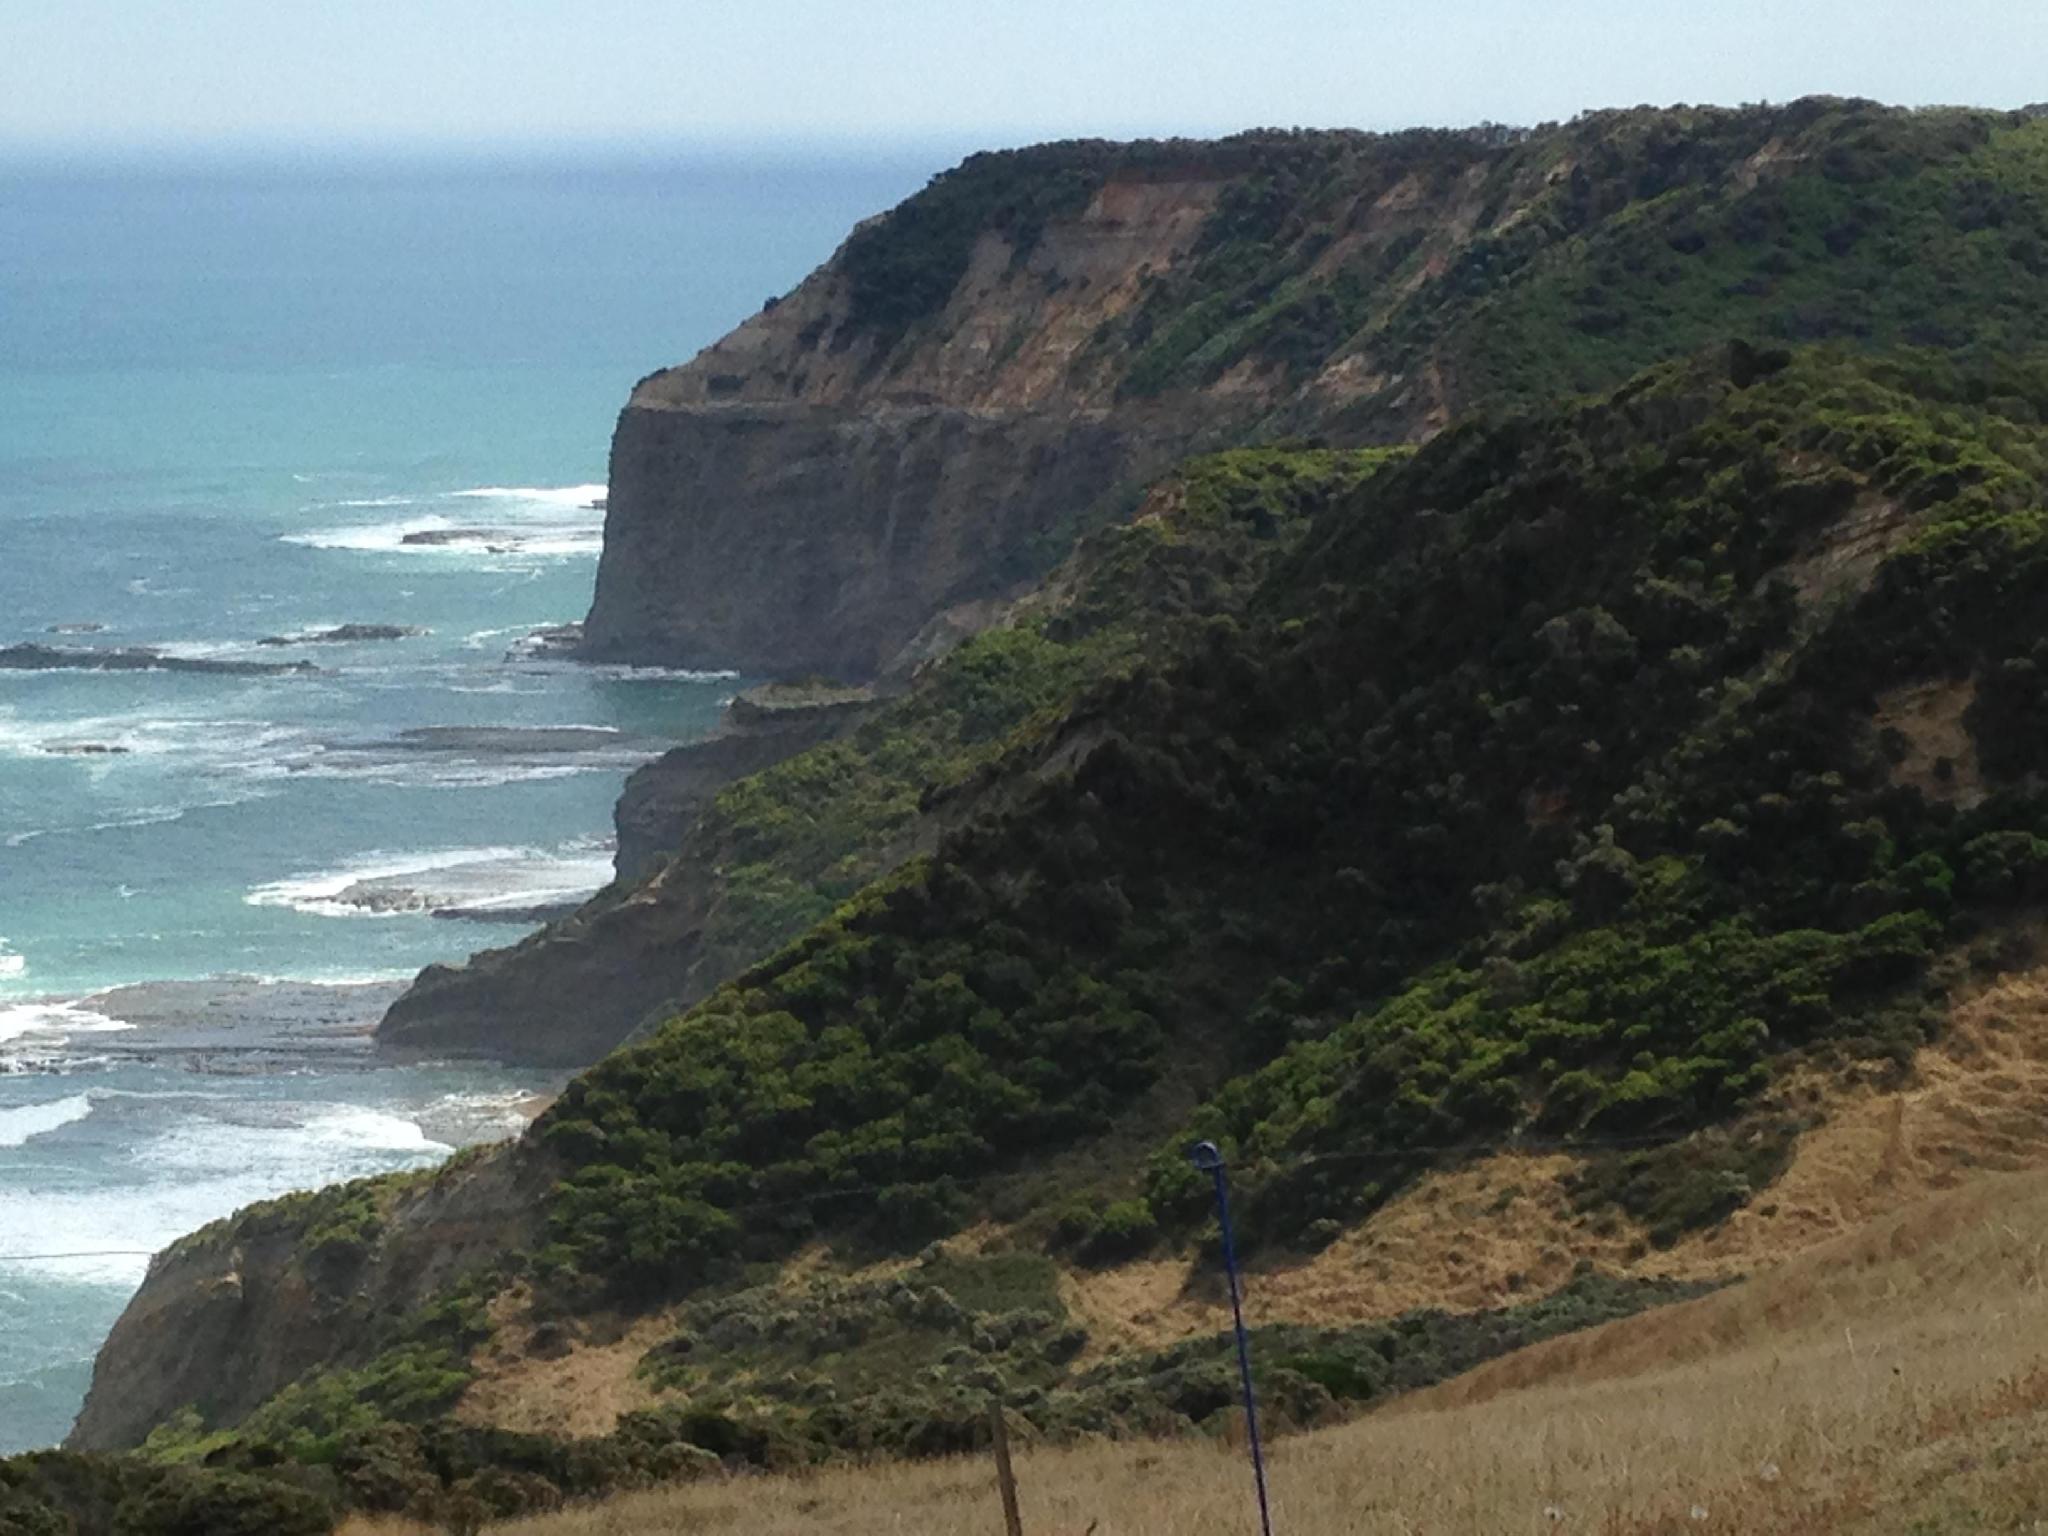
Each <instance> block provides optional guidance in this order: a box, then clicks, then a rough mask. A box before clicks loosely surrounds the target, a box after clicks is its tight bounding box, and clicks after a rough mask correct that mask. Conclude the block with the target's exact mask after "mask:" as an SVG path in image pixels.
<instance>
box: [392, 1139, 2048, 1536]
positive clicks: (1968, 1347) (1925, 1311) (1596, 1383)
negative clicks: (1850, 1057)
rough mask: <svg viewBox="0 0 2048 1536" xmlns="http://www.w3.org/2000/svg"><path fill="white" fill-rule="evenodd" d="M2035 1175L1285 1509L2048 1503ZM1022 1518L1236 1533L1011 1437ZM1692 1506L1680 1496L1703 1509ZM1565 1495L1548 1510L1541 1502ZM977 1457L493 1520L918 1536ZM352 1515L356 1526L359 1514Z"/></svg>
mask: <svg viewBox="0 0 2048 1536" xmlns="http://www.w3.org/2000/svg"><path fill="white" fill-rule="evenodd" d="M2044 1220H2048V1176H2044V1175H2043V1174H2040V1173H2033V1174H2026V1175H2002V1176H1980V1177H1979V1179H1978V1180H1977V1181H1975V1182H1972V1183H1970V1184H1968V1185H1966V1186H1964V1187H1962V1188H1960V1189H1958V1190H1955V1191H1953V1192H1951V1193H1948V1194H1944V1195H1940V1196H1936V1197H1933V1198H1931V1199H1929V1200H1927V1201H1925V1202H1923V1203H1920V1204H1916V1205H1912V1206H1910V1207H1908V1208H1907V1209H1905V1210H1903V1211H1900V1212H1897V1213H1895V1214H1892V1215H1889V1216H1886V1217H1884V1218H1881V1219H1879V1220H1877V1221H1875V1222H1873V1223H1872V1224H1871V1225H1870V1226H1869V1227H1868V1228H1866V1229H1864V1230H1862V1231H1860V1232H1858V1233H1855V1234H1853V1235H1851V1236H1849V1237H1846V1238H1844V1239H1841V1240H1839V1241H1837V1242H1835V1243H1833V1244H1830V1245H1827V1246H1825V1247H1822V1248H1820V1249H1818V1250H1816V1251H1814V1252H1812V1253H1810V1254H1808V1255H1805V1256H1802V1257H1801V1258H1799V1259H1797V1260H1794V1261H1792V1262H1790V1263H1788V1264H1786V1265H1784V1266H1782V1267H1781V1268H1779V1269H1777V1270H1775V1271H1773V1272H1771V1273H1769V1274H1767V1275H1764V1276H1760V1277H1758V1278H1757V1279H1754V1280H1751V1281H1749V1282H1747V1283H1744V1284H1742V1285H1739V1286H1736V1287H1733V1288H1731V1289H1728V1290H1725V1291H1721V1292H1718V1293H1716V1294H1714V1295H1712V1296H1709V1297H1705V1298H1703V1299H1700V1300H1697V1301H1693V1302H1689V1303H1686V1304H1684V1305H1681V1306H1678V1307H1670V1308H1664V1309H1660V1310H1658V1311H1656V1312H1653V1313H1648V1314H1645V1315H1643V1316H1641V1317H1638V1318H1633V1319H1629V1320H1626V1321H1622V1322H1617V1323H1613V1324H1610V1325H1609V1326H1607V1327H1605V1328H1601V1329H1599V1330H1597V1331H1594V1332H1591V1333H1586V1334H1578V1335H1574V1336H1572V1337H1570V1338H1567V1339H1561V1340H1558V1341H1555V1342H1552V1343H1547V1344H1539V1345H1537V1346H1535V1347H1534V1348H1532V1349H1528V1350H1524V1351H1522V1352H1520V1353H1518V1354H1514V1355H1510V1356H1508V1357H1506V1358H1504V1359H1502V1360H1501V1361H1499V1362H1497V1363H1496V1364H1494V1365H1491V1366H1483V1367H1481V1368H1480V1369H1479V1370H1478V1371H1476V1372H1473V1373H1471V1374H1470V1375H1467V1376H1465V1377H1461V1378H1460V1379H1459V1380H1457V1381H1455V1382H1453V1383H1451V1384H1450V1385H1448V1386H1445V1387H1442V1388H1438V1389H1436V1390H1434V1391H1431V1392H1426V1393H1423V1394H1420V1395H1418V1396H1416V1397H1414V1398H1410V1399H1407V1400H1405V1401H1403V1402H1402V1403H1400V1404H1398V1405H1395V1406H1394V1407H1392V1408H1390V1409H1387V1410H1383V1411H1381V1412H1379V1413H1376V1414H1374V1415H1372V1416H1370V1417H1368V1418H1366V1419H1364V1420H1362V1421H1360V1422H1358V1423H1354V1424H1347V1425H1343V1426H1341V1427H1337V1428H1333V1429H1325V1430H1320V1431H1317V1432H1314V1433H1312V1434H1307V1435H1302V1436H1298V1437H1293V1438H1290V1439H1287V1440H1285V1441H1283V1442H1281V1443H1280V1444H1279V1445H1278V1446H1277V1447H1276V1448H1275V1450H1274V1453H1273V1489H1274V1498H1275V1503H1276V1512H1277V1515H1278V1517H1279V1519H1280V1520H1282V1521H1284V1523H1285V1528H1286V1529H1289V1530H1293V1531H1301V1532H1305V1533H1312V1536H1319V1533H1324V1532H1330V1533H1335V1532H1338V1531H1347V1532H1348V1531H1368V1532H1380V1531H1384V1532H1388V1533H1392V1532H1398V1531H1408V1530H1457V1531H1469V1532H1473V1533H1475V1536H1491V1533H1496V1532H1499V1533H1506V1532H1522V1531H1531V1530H1543V1529H1550V1528H1552V1527H1553V1525H1555V1524H1556V1523H1557V1521H1558V1519H1559V1518H1562V1520H1563V1521H1565V1522H1567V1523H1566V1525H1565V1528H1566V1529H1573V1528H1585V1529H1598V1530H1602V1531H1610V1532H1615V1533H1618V1536H1639V1533H1640V1536H1648V1533H1651V1532H1665V1531H1672V1530H1678V1529H1691V1528H1695V1526H1696V1524H1698V1523H1700V1521H1701V1520H1702V1519H1703V1520H1704V1522H1705V1523H1706V1525H1707V1528H1709V1529H1732V1530H1746V1531H1763V1530H1770V1531H1784V1532H1790V1533H1805V1532H1813V1533H1818V1532H1823V1531H1825V1532H1854V1533H1867V1536H1878V1533H1884V1536H1934V1533H1938V1532H1963V1531H2008V1530H2012V1531H2017V1530H2028V1529H2032V1528H2033V1525H2032V1522H2033V1521H2035V1520H2037V1519H2038V1518H2039V1517H2040V1516H2041V1514H2042V1512H2043V1509H2044V1508H2048V1503H2044V1501H2048V1483H2044V1481H2043V1478H2042V1475H2041V1470H2040V1469H2041V1468H2042V1467H2043V1466H2044V1465H2048V1301H2044V1291H2043V1289H2042V1285H2041V1276H2040V1254H2039V1251H2038V1247H2039V1245H2038V1242H2037V1241H2036V1239H2035V1238H2034V1237H2033V1235H2032V1234H2034V1233H2036V1232H2038V1231H2039V1230H2040V1227H2041V1224H2042V1222H2043V1221H2044ZM1018 1475H1019V1480H1020V1483H1021V1486H1022V1494H1023V1512H1024V1516H1025V1521H1026V1528H1027V1529H1029V1530H1034V1531H1037V1530H1045V1531H1055V1532H1061V1531H1072V1532H1076V1533H1078V1532H1081V1531H1083V1530H1086V1529H1088V1528H1089V1527H1090V1526H1091V1525H1099V1527H1100V1528H1101V1529H1104V1530H1113V1531H1117V1532H1126V1533H1130V1536H1150V1533H1155V1532H1156V1533H1160V1536H1165V1533H1169V1532H1170V1533H1172V1536H1202V1533H1206V1532H1224V1531H1237V1530H1242V1529H1244V1527H1245V1522H1246V1520H1247V1519H1248V1518H1249V1507H1248V1500H1249V1495H1250V1489H1249V1478H1248V1475H1247V1472H1246V1469H1245V1466H1244V1462H1243V1460H1242V1458H1241V1456H1239V1455H1237V1454H1233V1453H1230V1452H1229V1451H1227V1450H1226V1449H1224V1448H1220V1447H1218V1446H1216V1445H1215V1444H1212V1443H1207V1442H1203V1441H1200V1440H1196V1441H1194V1442H1192V1443H1190V1442H1187V1441H1181V1442H1178V1443H1166V1444H1155V1445H1149V1446H1138V1445H1130V1444H1124V1445H1113V1446H1103V1445H1090V1446H1083V1447H1076V1448H1028V1447H1027V1448H1026V1449H1025V1450H1023V1451H1022V1453H1021V1455H1020V1457H1019V1462H1018ZM1695 1507H1698V1508H1699V1509H1703V1510H1704V1511H1705V1512H1706V1513H1705V1516H1704V1517H1699V1516H1695V1515H1694V1513H1693V1511H1694V1508H1695ZM1553 1510H1554V1511H1556V1512H1557V1514H1556V1515H1555V1516H1553V1515H1552V1514H1551V1513H1550V1511H1553ZM996 1513H997V1507H996V1504H995V1495H994V1490H993V1487H992V1480H991V1478H990V1475H989V1470H988V1466H987V1463H986V1461H985V1459H983V1458H980V1457H975V1458H970V1459H962V1460H956V1461H945V1462H938V1463H933V1464H931V1465H928V1466H924V1467H917V1468H903V1467H890V1468H886V1469H847V1470H843V1471H834V1472H827V1473H823V1474H816V1475H807V1476H797V1477H789V1476H782V1477H753V1478H746V1479H743V1480H736V1481H730V1482H726V1481H719V1482H711V1483H701V1484H697V1485H693V1486H690V1487H687V1488H682V1489H676V1490H672V1491H666V1492H660V1493H650V1494H644V1495H639V1496H635V1497H631V1498H626V1499H620V1500H616V1501H613V1502H610V1503H608V1504H605V1505H602V1506H599V1507H598V1508H595V1509H592V1510H587V1511H583V1510H579V1511H571V1512H566V1513H563V1514H559V1515H553V1516H544V1517H540V1518H537V1519H534V1520H528V1521H520V1522H512V1523H507V1524H505V1525H502V1526H495V1527H492V1530H493V1531H496V1532H502V1533H503V1536H514V1533H517V1536H585V1533H594V1532H598V1531H603V1532H607V1533H614V1536H638V1533H640V1532H643V1531H644V1532H655V1531H665V1530H674V1529H693V1528H697V1527H699V1526H702V1527H704V1528H707V1529H708V1528H723V1527H726V1526H733V1527H734V1528H744V1529H747V1530H754V1531H764V1532H765V1531H775V1532H788V1533H791V1536H799V1533H801V1536H839V1533H850V1532H854V1531H868V1530H874V1529H878V1528H881V1527H884V1526H886V1527H887V1528H888V1529H890V1530H900V1531H903V1532H905V1533H908V1536H921V1533H925V1532H931V1533H938V1532H947V1533H950V1532H954V1531H957V1530H960V1529H961V1528H962V1526H963V1524H974V1523H977V1522H985V1521H989V1520H993V1519H994V1518H996ZM402 1529H404V1528H401V1527H389V1526H372V1525H370V1524H369V1523H368V1522H365V1523H364V1524H363V1525H362V1526H360V1527H351V1536H368V1532H370V1531H372V1530H386V1531H391V1532H392V1533H393V1536H397V1533H398V1532H399V1531H400V1530H402Z"/></svg>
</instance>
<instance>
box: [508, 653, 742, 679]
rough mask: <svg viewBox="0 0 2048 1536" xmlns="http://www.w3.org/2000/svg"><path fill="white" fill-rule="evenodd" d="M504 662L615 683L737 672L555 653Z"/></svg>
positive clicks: (728, 675)
mask: <svg viewBox="0 0 2048 1536" xmlns="http://www.w3.org/2000/svg"><path fill="white" fill-rule="evenodd" d="M508 665H511V666H513V667H516V668H517V669H518V670H519V671H520V672H533V673H549V672H559V673H561V674H562V675H563V676H565V677H594V678H601V679H603V680H604V681H606V682H617V683H730V682H734V681H737V680H738V678H739V673H737V672H729V671H716V672H706V671H700V670H698V669H696V668H692V667H636V666H630V665H628V664H627V663H625V662H622V661H617V662H614V661H604V662H596V661H568V660H563V659H561V658H557V657H541V656H522V657H520V658H519V659H518V660H517V661H515V662H508Z"/></svg>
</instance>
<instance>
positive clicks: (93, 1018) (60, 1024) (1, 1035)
mask: <svg viewBox="0 0 2048 1536" xmlns="http://www.w3.org/2000/svg"><path fill="white" fill-rule="evenodd" d="M133 1027H134V1026H132V1025H129V1024H124V1023H122V1022H121V1021H120V1020H119V1019H111V1018H108V1017H107V1015H105V1014H104V1013H98V1012H95V1011H94V1010H93V1009H91V1008H85V1007H81V1006H80V1005H79V1004H77V1003H67V1002H47V1001H46V1002H38V1003H10V1004H8V1005H7V1006H5V1007H0V1045H4V1044H6V1043H7V1042H8V1041H10V1040H22V1041H32V1042H33V1043H36V1044H51V1045H61V1044H63V1043H64V1041H66V1040H68V1039H70V1038H71V1037H72V1036H73V1035H96V1034H105V1033H107V1032H109V1031H111V1030H118V1029H131V1028H133Z"/></svg>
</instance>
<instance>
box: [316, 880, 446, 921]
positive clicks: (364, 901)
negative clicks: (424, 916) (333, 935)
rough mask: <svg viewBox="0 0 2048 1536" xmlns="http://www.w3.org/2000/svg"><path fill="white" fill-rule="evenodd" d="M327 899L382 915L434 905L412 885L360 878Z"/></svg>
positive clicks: (423, 910)
mask: <svg viewBox="0 0 2048 1536" xmlns="http://www.w3.org/2000/svg"><path fill="white" fill-rule="evenodd" d="M327 899H328V900H329V901H331V902H334V903H336V904H337V905H339V906H344V907H354V908H355V909H356V910H357V911H359V912H369V913H373V914H375V915H377V916H380V917H381V916H385V915H387V914H389V913H393V912H425V911H427V910H429V909H430V908H431V907H432V905H433V903H432V902H431V901H430V900H429V899H428V898H427V897H426V896H425V895H423V894H422V893H421V892H419V891H416V890H413V889H412V888H411V887H410V886H405V885H397V884H390V883H379V882H377V881H373V880H358V881H356V882H355V883H354V884H353V885H346V886H343V887H342V888H341V889H340V890H338V891H336V892H335V893H334V894H333V895H332V896H330V897H328V898H327Z"/></svg>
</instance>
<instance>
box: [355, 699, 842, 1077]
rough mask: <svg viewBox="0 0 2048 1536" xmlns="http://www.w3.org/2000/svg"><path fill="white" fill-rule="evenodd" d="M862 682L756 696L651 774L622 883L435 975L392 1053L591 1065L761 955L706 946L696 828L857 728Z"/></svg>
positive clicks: (626, 808)
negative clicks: (717, 799)
mask: <svg viewBox="0 0 2048 1536" xmlns="http://www.w3.org/2000/svg"><path fill="white" fill-rule="evenodd" d="M872 701H873V696H872V694H870V693H869V692H868V691H866V690H864V689H861V690H852V689H815V688H814V689H789V688H768V689H760V690H755V691H752V692H749V693H746V694H742V695H741V696H740V697H739V698H738V699H735V700H734V701H733V703H732V705H731V706H729V708H728V710H727V715H726V721H725V723H724V725H723V727H722V728H721V729H720V730H719V732H718V733H717V734H716V735H713V736H711V737H709V738H707V739H706V740H704V741H700V742H695V743H692V744H691V745H689V746H684V747H677V748H675V749H674V750H672V751H670V752H668V753H666V754H664V755H663V756H661V757H659V758H657V759H655V760H654V761H653V762H651V763H648V764H646V765H645V766H643V767H642V768H640V769H639V770H637V771H636V772H635V773H634V774H633V776H632V777H631V778H630V779H628V780H627V782H626V789H625V793H624V794H623V795H621V796H620V798H619V804H618V810H617V813H616V817H615V820H616V823H617V827H618V864H617V867H618V873H619V879H618V881H617V882H616V883H615V884H614V885H612V886H611V887H610V888H609V889H608V890H606V891H604V892H603V893H601V894H600V895H599V896H597V897H596V898H595V899H593V900H592V901H590V902H588V903H586V904H585V905H584V906H583V907H582V908H581V909H580V910H578V911H577V912H575V913H573V914H571V915H569V916H567V917H565V918H563V919H562V920H560V921H558V922H555V923H553V924H551V925H550V926H549V927H546V928H544V929H542V930H541V931H540V932H538V933H535V934H531V935H529V936H528V937H527V938H526V939H524V940H522V941H521V942H520V943H518V944H515V945H511V946H509V947H507V948H504V949H492V950H485V951H483V952H482V953H480V954H476V955H472V956H471V957H470V958H469V959H468V960H467V961H465V962H464V963H462V964H461V965H431V966H428V967H427V968H426V970H424V971H422V972H421V973H420V975H419V977H418V978H417V979H416V980H415V981H414V982H413V984H412V985H411V986H410V987H409V988H407V990H406V991H405V993H404V995H403V996H401V997H400V998H399V999H398V1000H397V1001H396V1002H395V1003H394V1004H393V1005H392V1006H391V1008H390V1010H389V1011H388V1012H387V1013H386V1015H385V1017H384V1020H383V1022H382V1023H381V1024H380V1025H379V1026H378V1030H377V1039H378V1043H379V1044H380V1045H381V1046H383V1047H385V1048H387V1049H391V1050H397V1051H403V1052H431V1053H433V1054H435V1055H468V1056H486V1057H491V1058H494V1059H496V1060H500V1061H517V1062H523V1063H530V1064H534V1065H542V1066H581V1065H583V1064H584V1063H586V1062H590V1061H594V1060H596V1059H597V1058H598V1057H599V1056H602V1055H603V1054H604V1053H605V1052H606V1051H608V1050H610V1049H612V1047H614V1046H616V1045H618V1044H619V1043H620V1042H621V1041H623V1040H625V1039H627V1038H628V1037H629V1036H630V1035H631V1034H632V1033H633V1032H634V1031H635V1030H636V1029H637V1028H639V1027H640V1025H642V1024H643V1023H645V1022H647V1021H648V1020H649V1019H652V1018H657V1017H662V1016H665V1015H666V1014H668V1013H670V1012H673V1011H674V1010H675V1009H678V1008H681V1007H686V1006H688V1005H689V1004H690V1003H693V1002H695V1001H696V1000H697V999H698V998H700V997H702V996H704V995H705V994H706V993H707V992H709V991H710V990H711V988H712V987H714V986H716V985H717V984H718V983H719V982H721V981H723V980H725V979H726V977H727V976H729V975H731V974H732V973H733V972H734V971H735V970H736V969H737V968H738V967H739V966H740V965H743V964H744V963H745V962H746V961H747V960H749V959H751V958H753V957H752V956H750V955H734V954H731V953H728V952H727V951H726V949H725V948H724V947H723V946H721V945H718V944H716V943H707V942H706V941H705V924H706V920H707V918H708V916H709V914H710V912H711V909H712V906H713V904H714V903H715V902H716V901H717V900H718V898H719V893H720V884H719V869H718V857H717V854H716V851H715V850H713V849H712V848H710V847H708V846H703V845H692V843H691V841H690V833H691V830H692V828H693V826H694V825H695V823H696V822H697V819H698V817H699V816H700V815H701V814H702V812H703V811H704V809H705V808H706V807H707V806H708V805H709V804H710V802H711V799H712V797H713V796H715V795H716V794H717V793H718V791H719V790H721V789H723V788H724V787H725V786H726V785H728V784H731V783H733V782H735V781H736V780H738V779H742V778H745V777H747V776H748V775H749V774H754V773H759V772H761V771H762V770H763V769H766V768H770V767H773V766H774V765H775V764H776V763H779V762H781V761H783V760H784V759H785V758H789V757H793V756H794V755H796V754H797V753H798V752H801V751H803V750H805V749H806V748H808V747H812V746H816V745H817V744H818V743H820V742H823V741H827V740H830V739H831V738H833V737H834V736H838V735H840V734H843V733H844V732H846V731H848V730H851V729H852V728H853V727H854V726H855V725H856V724H857V723H858V722H859V720H860V718H861V716H862V715H863V714H864V713H865V712H866V710H867V709H868V707H869V706H870V704H871V703H872Z"/></svg>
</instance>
